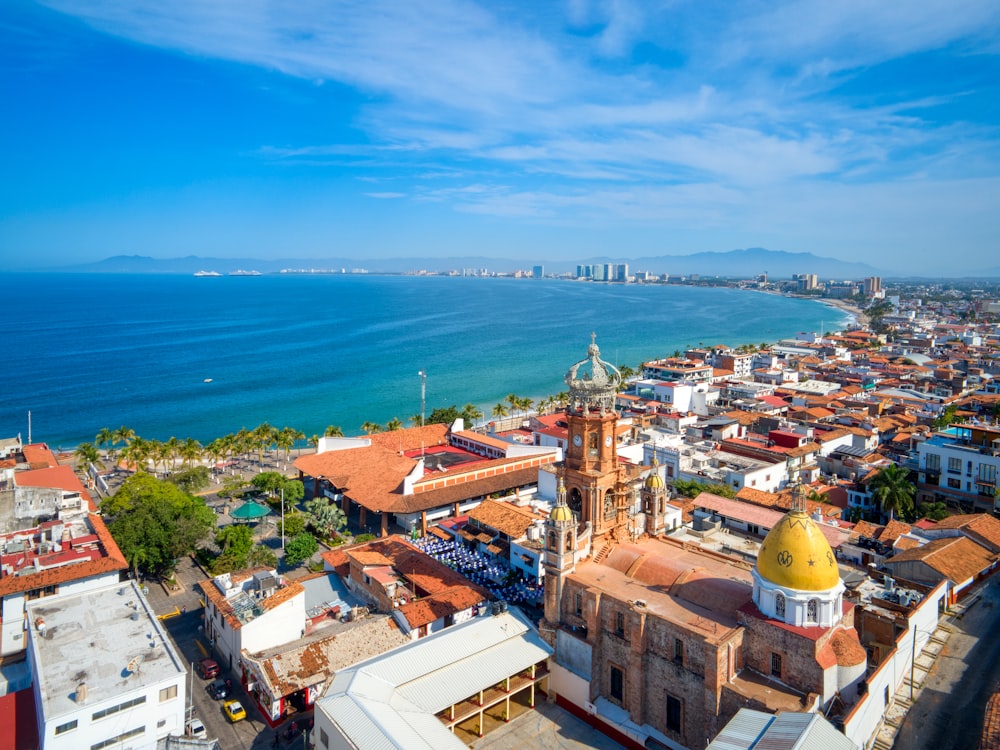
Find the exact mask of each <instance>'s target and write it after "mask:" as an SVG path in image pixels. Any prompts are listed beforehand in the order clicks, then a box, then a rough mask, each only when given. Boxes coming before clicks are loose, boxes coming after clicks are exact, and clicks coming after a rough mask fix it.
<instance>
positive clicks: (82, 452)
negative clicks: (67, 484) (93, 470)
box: [73, 443, 102, 473]
mask: <svg viewBox="0 0 1000 750" xmlns="http://www.w3.org/2000/svg"><path fill="white" fill-rule="evenodd" d="M73 455H74V456H76V460H77V463H78V465H77V468H78V469H80V468H82V469H83V472H84V473H86V472H87V465H88V464H94V465H95V466H101V465H102V464H101V452H100V451H99V450H98V449H97V446H96V445H94V444H93V443H80V444H79V445H78V446H76V450H75V451H73Z"/></svg>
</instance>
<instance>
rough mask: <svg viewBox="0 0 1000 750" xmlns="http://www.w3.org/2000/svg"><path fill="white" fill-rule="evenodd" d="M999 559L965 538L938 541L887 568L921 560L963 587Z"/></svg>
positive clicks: (891, 561)
mask: <svg viewBox="0 0 1000 750" xmlns="http://www.w3.org/2000/svg"><path fill="white" fill-rule="evenodd" d="M996 559H997V555H996V554H995V553H992V552H990V551H989V550H988V549H986V548H985V547H983V546H982V545H980V544H976V542H974V541H972V540H971V539H968V538H967V537H964V536H963V537H951V538H947V539H935V540H934V541H932V542H928V543H927V544H925V545H923V546H921V547H917V548H915V549H909V550H904V551H903V552H899V553H897V554H896V555H895V556H894V557H891V558H890V559H888V560H887V561H886V562H885V564H886V565H888V566H890V567H893V566H895V565H897V564H899V563H902V562H909V561H913V560H919V561H922V562H923V563H924V564H926V565H927V566H928V567H930V568H931V569H933V570H935V571H937V572H938V573H940V574H941V575H942V576H944V577H945V578H947V579H949V580H950V581H952V582H953V583H962V582H964V581H967V580H968V579H970V578H972V577H974V576H975V575H977V574H979V573H980V572H982V571H984V570H986V569H987V568H989V567H990V566H991V565H992V564H993V563H994V562H995V561H996Z"/></svg>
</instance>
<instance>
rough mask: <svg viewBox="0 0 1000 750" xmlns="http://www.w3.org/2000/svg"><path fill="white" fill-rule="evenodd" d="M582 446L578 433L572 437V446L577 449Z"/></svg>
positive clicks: (581, 439)
mask: <svg viewBox="0 0 1000 750" xmlns="http://www.w3.org/2000/svg"><path fill="white" fill-rule="evenodd" d="M582 444H583V438H582V437H580V433H579V432H578V433H577V434H575V435H574V436H573V445H575V446H576V447H577V448H579V447H580V446H581V445H582Z"/></svg>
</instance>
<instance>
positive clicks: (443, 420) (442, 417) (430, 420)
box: [424, 404, 462, 424]
mask: <svg viewBox="0 0 1000 750" xmlns="http://www.w3.org/2000/svg"><path fill="white" fill-rule="evenodd" d="M460 416H462V415H461V414H459V412H458V407H457V406H455V405H454V404H452V405H451V406H445V407H440V406H439V407H438V408H437V409H435V410H434V411H432V412H431V413H430V416H428V417H427V419H426V420H424V424H451V423H452V422H454V421H455V420H456V419H458V418H459V417H460Z"/></svg>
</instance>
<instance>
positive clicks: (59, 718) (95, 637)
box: [28, 581, 188, 750]
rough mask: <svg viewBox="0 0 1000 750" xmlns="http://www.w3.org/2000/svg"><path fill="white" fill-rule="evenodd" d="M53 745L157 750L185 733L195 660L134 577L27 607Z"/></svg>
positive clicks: (40, 713)
mask: <svg viewBox="0 0 1000 750" xmlns="http://www.w3.org/2000/svg"><path fill="white" fill-rule="evenodd" d="M28 617H29V618H30V620H31V627H30V628H29V630H28V633H29V636H28V639H29V649H28V654H29V659H30V662H31V670H32V673H33V674H34V676H35V680H34V696H35V706H36V712H37V718H38V736H39V738H40V739H41V745H42V747H44V748H46V750H60V749H61V748H65V749H66V750H79V748H92V749H100V748H110V747H131V748H136V750H139V749H140V748H142V749H148V750H153V748H155V747H156V746H157V742H158V741H161V740H163V739H164V738H166V736H167V735H169V734H182V733H183V731H184V717H185V707H186V698H187V677H188V665H187V663H186V662H185V661H184V660H183V659H182V658H181V657H180V656H179V655H178V654H177V652H176V651H175V650H174V647H173V645H172V643H171V641H170V638H169V637H168V636H167V633H166V631H164V629H163V627H162V626H161V624H160V622H159V620H157V618H156V615H155V614H154V612H153V611H152V609H151V608H150V607H149V604H148V602H147V601H146V598H145V596H143V594H142V591H141V589H140V587H139V586H138V584H137V583H136V582H135V581H128V582H125V583H121V584H114V585H112V586H105V587H104V588H100V589H92V590H89V591H84V592H81V593H78V594H74V595H70V596H61V597H59V598H58V599H45V600H41V601H36V602H32V603H31V604H29V605H28Z"/></svg>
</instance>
